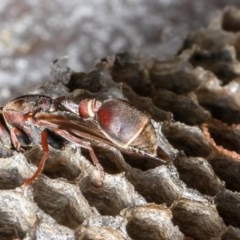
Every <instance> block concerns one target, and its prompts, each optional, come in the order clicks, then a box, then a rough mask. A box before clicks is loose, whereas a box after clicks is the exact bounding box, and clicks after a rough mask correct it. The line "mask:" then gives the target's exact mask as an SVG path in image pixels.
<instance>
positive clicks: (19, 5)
mask: <svg viewBox="0 0 240 240" xmlns="http://www.w3.org/2000/svg"><path fill="white" fill-rule="evenodd" d="M226 5H234V6H239V5H240V3H239V0H212V1H209V0H202V1H199V0H123V1H118V0H111V1H109V0H88V1H84V0H72V1H62V0H51V1H46V0H22V1H19V0H2V1H1V2H0V84H1V87H0V105H3V104H4V103H6V101H7V100H8V99H10V98H14V97H16V96H19V95H22V94H24V93H26V92H27V91H29V90H31V89H34V88H36V87H37V86H39V85H41V84H42V83H43V82H45V81H47V80H48V76H49V71H50V64H51V62H52V61H53V60H54V59H55V58H59V57H62V56H67V57H68V65H69V66H70V67H71V68H73V69H74V70H76V71H81V70H84V71H88V70H90V69H91V68H93V66H94V64H95V61H96V60H97V59H99V58H101V57H104V56H106V55H111V54H114V53H117V52H121V51H129V50H131V51H135V52H140V53H143V54H145V55H147V56H155V57H157V58H166V57H168V56H169V55H173V54H175V53H176V52H177V50H178V49H179V48H180V46H181V43H182V40H183V38H184V36H185V35H186V33H187V32H189V31H193V30H195V29H199V28H201V27H205V26H206V24H207V23H208V22H210V21H211V19H212V18H213V16H216V15H217V14H218V12H219V11H220V10H222V9H223V8H224V7H225V6H226Z"/></svg>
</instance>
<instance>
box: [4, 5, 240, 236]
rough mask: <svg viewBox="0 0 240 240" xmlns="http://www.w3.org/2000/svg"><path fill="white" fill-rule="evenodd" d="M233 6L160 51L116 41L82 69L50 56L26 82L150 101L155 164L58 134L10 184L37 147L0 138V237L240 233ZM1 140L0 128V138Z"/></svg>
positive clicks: (239, 22) (237, 21)
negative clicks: (46, 76) (174, 51)
mask: <svg viewBox="0 0 240 240" xmlns="http://www.w3.org/2000/svg"><path fill="white" fill-rule="evenodd" d="M239 32H240V11H239V10H237V9H234V8H227V9H225V11H224V12H223V14H222V15H221V16H219V17H218V19H216V20H215V21H214V24H212V25H210V27H209V28H206V29H202V30H200V31H196V32H194V33H190V34H189V35H188V36H187V37H186V40H185V42H184V44H183V47H182V49H181V50H180V51H179V53H178V55H176V56H173V57H172V58H171V59H169V60H164V61H163V60H160V59H149V58H145V57H142V56H139V55H133V54H129V53H121V54H117V55H116V56H111V57H106V58H104V59H101V61H99V62H98V63H97V65H96V68H95V69H94V70H93V71H91V72H89V73H77V72H73V71H72V70H71V69H70V68H68V67H65V66H62V65H61V64H60V62H59V61H56V62H54V64H53V66H52V74H51V80H50V81H49V83H48V84H47V85H45V86H43V87H42V88H40V89H38V90H36V92H35V93H38V94H47V95H49V96H51V97H53V98H54V97H58V96H62V95H67V96H68V97H69V98H71V99H72V100H73V101H76V102H78V101H79V100H80V99H83V98H89V97H97V98H99V99H109V98H121V99H127V100H128V101H130V102H131V103H132V104H133V105H134V106H135V107H136V108H137V109H140V110H142V111H146V112H148V113H149V114H150V115H151V116H152V123H153V125H154V128H155V131H156V133H157V136H158V154H159V157H163V158H167V159H168V160H170V163H169V164H167V165H161V164H159V163H158V162H154V161H152V160H150V159H138V158H136V157H133V156H132V155H131V154H124V153H121V152H120V151H119V150H118V149H117V148H116V149H115V148H113V147H110V146H106V145H104V146H103V145H102V144H95V145H94V151H95V152H96V154H97V156H98V158H99V159H100V161H101V163H102V165H103V166H104V170H105V172H106V174H105V178H104V182H103V186H102V187H100V188H96V187H94V185H93V181H94V179H95V178H96V176H97V174H98V173H97V171H96V169H95V167H94V166H93V165H92V163H91V160H90V158H89V155H88V153H87V152H85V151H84V150H81V149H80V148H79V147H77V146H76V145H74V144H70V143H64V147H62V148H58V147H57V146H58V142H59V144H60V145H61V143H60V142H61V141H62V140H61V139H55V140H56V147H55V148H54V147H51V149H50V150H51V151H50V156H49V158H48V160H47V164H46V166H45V169H44V172H43V174H42V175H41V176H40V178H39V179H38V180H37V181H36V182H35V183H34V184H32V185H31V186H30V187H28V188H25V189H22V188H20V186H21V184H22V183H23V180H24V179H26V178H28V177H30V176H31V174H32V173H33V172H34V170H35V169H36V165H37V164H38V162H39V159H40V157H41V154H42V151H41V148H40V146H34V147H32V148H31V149H29V150H27V151H25V152H24V153H17V152H15V151H10V150H7V149H5V148H4V147H1V156H2V158H1V159H0V160H1V164H0V187H1V190H0V239H156V240H157V239H162V240H165V239H166V240H178V239H179V240H180V239H185V240H187V239H196V240H207V239H240V207H239V206H240V177H239V175H240V155H239V154H240V138H239V136H240V127H239V126H240V125H239V124H240V68H239V66H240V65H239V56H240V53H239V51H240V50H239V39H240V37H239ZM2 141H4V139H2Z"/></svg>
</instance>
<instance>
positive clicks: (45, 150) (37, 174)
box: [23, 131, 49, 187]
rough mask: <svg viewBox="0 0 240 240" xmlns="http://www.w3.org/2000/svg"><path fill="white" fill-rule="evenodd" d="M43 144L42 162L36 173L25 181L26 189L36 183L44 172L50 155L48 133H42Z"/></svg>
mask: <svg viewBox="0 0 240 240" xmlns="http://www.w3.org/2000/svg"><path fill="white" fill-rule="evenodd" d="M41 143H42V149H43V155H42V158H41V161H40V163H39V165H38V168H37V170H36V172H35V173H34V174H33V175H32V177H30V178H28V179H26V180H25V181H24V183H23V187H26V186H27V185H29V184H31V183H32V182H34V181H35V180H36V179H37V178H38V177H39V175H40V174H41V173H42V171H43V168H44V166H45V163H46V160H47V157H48V154H49V149H48V142H47V131H42V132H41Z"/></svg>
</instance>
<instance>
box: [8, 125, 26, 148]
mask: <svg viewBox="0 0 240 240" xmlns="http://www.w3.org/2000/svg"><path fill="white" fill-rule="evenodd" d="M18 133H19V130H18V129H17V128H16V127H13V128H11V130H10V137H11V141H12V144H13V146H14V148H16V149H17V150H18V151H20V152H21V151H22V150H23V149H22V148H21V143H20V142H19V141H18V139H17V134H18Z"/></svg>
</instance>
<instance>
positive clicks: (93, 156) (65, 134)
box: [54, 129, 104, 187]
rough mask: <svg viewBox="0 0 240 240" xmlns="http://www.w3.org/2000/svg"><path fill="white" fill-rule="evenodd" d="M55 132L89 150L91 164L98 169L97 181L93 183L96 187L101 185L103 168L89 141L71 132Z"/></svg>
mask: <svg viewBox="0 0 240 240" xmlns="http://www.w3.org/2000/svg"><path fill="white" fill-rule="evenodd" d="M54 132H55V133H56V134H58V135H60V136H62V137H64V138H66V139H67V140H69V141H70V142H73V143H76V144H78V145H79V146H80V147H82V148H85V149H87V150H88V151H89V154H90V157H91V159H92V162H93V164H94V165H95V166H96V168H97V169H98V171H99V175H100V176H99V180H98V181H97V182H95V183H94V185H95V186H96V187H101V186H102V184H103V180H104V169H103V167H102V165H101V164H100V162H99V160H98V158H97V156H96V154H95V152H94V151H93V148H92V146H91V144H90V143H89V142H86V141H83V140H81V139H79V138H78V137H75V136H73V135H72V134H71V133H69V132H67V131H65V130H61V129H59V130H55V131H54Z"/></svg>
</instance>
